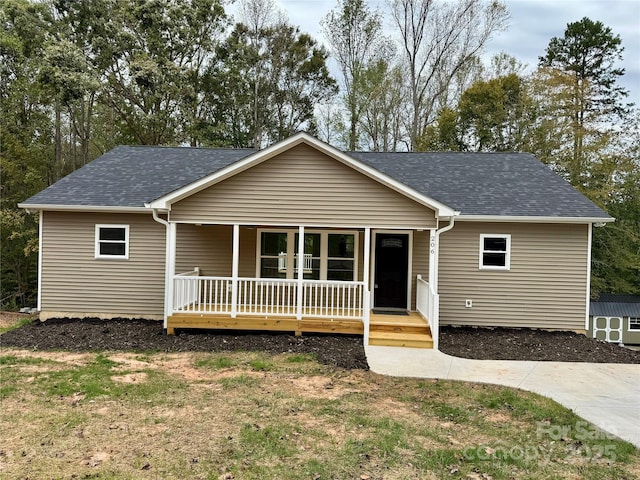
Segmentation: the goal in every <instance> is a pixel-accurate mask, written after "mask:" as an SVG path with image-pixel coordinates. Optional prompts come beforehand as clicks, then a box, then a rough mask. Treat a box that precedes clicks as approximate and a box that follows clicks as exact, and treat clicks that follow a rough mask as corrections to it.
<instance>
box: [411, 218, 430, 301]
mask: <svg viewBox="0 0 640 480" xmlns="http://www.w3.org/2000/svg"><path fill="white" fill-rule="evenodd" d="M430 235H431V232H430V231H429V230H424V231H422V232H417V231H416V232H413V252H412V258H411V310H415V309H416V289H417V286H416V278H417V276H418V275H422V279H423V280H425V281H426V282H428V281H429V237H430Z"/></svg>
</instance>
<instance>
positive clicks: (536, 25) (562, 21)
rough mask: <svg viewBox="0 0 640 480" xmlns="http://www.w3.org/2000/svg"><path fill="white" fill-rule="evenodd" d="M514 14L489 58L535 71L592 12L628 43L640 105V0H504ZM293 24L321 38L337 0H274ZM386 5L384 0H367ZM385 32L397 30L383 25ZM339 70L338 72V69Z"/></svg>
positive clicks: (631, 82)
mask: <svg viewBox="0 0 640 480" xmlns="http://www.w3.org/2000/svg"><path fill="white" fill-rule="evenodd" d="M502 1H503V3H505V4H506V5H507V8H508V9H509V12H510V14H511V20H510V25H509V28H508V30H507V31H506V32H502V33H500V34H498V35H496V36H495V38H494V39H492V40H491V42H490V43H489V44H488V45H487V58H490V57H491V56H493V54H496V53H500V52H501V51H504V52H506V53H508V54H510V55H512V56H514V57H515V58H517V59H518V60H519V61H521V62H522V63H524V64H527V65H528V66H529V70H533V69H534V68H535V66H536V65H537V63H538V57H539V56H542V55H544V52H545V49H546V47H547V45H548V44H549V40H551V38H552V37H562V36H563V35H564V31H565V29H566V26H567V24H568V23H573V22H577V21H579V20H581V19H582V18H583V17H588V18H589V19H591V20H593V21H601V22H602V23H603V24H604V25H605V26H607V27H610V28H611V29H612V31H613V33H614V34H615V35H620V38H621V39H622V46H623V47H624V52H623V62H622V65H621V66H622V67H623V68H625V75H624V77H622V79H621V81H620V84H621V85H622V86H623V87H625V88H626V89H627V90H628V91H629V93H630V94H629V98H628V100H629V101H631V102H634V103H635V104H636V106H640V0H502ZM276 3H277V4H278V5H279V6H280V7H281V8H282V10H283V11H284V12H285V13H286V14H287V16H288V17H289V20H290V22H291V23H292V24H293V25H297V26H299V27H300V29H301V30H302V31H304V32H307V33H310V34H311V35H312V36H313V37H314V38H316V39H317V40H318V41H323V39H322V33H321V30H320V20H321V19H322V18H323V17H324V16H325V15H326V14H327V13H328V12H329V10H331V9H332V8H334V7H335V5H336V3H337V1H336V0H276ZM367 3H368V4H369V5H370V6H371V7H374V8H375V7H379V8H380V9H381V10H383V11H384V10H385V9H386V8H385V5H386V4H385V0H368V2H367ZM385 30H386V32H387V33H389V34H391V33H392V32H393V29H392V28H391V26H390V24H389V23H387V24H386V25H385ZM334 75H335V74H334Z"/></svg>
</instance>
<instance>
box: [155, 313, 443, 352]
mask: <svg viewBox="0 0 640 480" xmlns="http://www.w3.org/2000/svg"><path fill="white" fill-rule="evenodd" d="M369 325H370V326H369V345H378V346H396V347H414V348H433V339H432V338H431V331H430V329H429V325H428V323H427V322H426V320H425V319H424V318H422V316H421V315H420V314H419V313H417V312H408V314H407V315H386V314H378V313H373V312H371V315H370V323H369ZM177 328H178V329H180V328H202V329H212V330H245V331H246V330H256V331H273V332H294V333H295V334H296V335H302V334H303V333H333V334H345V335H363V334H364V325H363V323H362V321H360V320H347V319H340V320H333V319H331V318H313V317H308V316H307V317H305V316H304V315H303V317H302V319H301V320H297V319H296V318H295V317H282V316H268V315H238V316H237V317H236V318H231V315H229V314H214V313H191V312H190V313H174V314H173V315H171V316H170V317H169V318H168V319H167V334H168V335H173V334H175V329H177Z"/></svg>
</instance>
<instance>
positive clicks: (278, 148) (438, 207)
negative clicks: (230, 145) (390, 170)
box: [146, 132, 455, 217]
mask: <svg viewBox="0 0 640 480" xmlns="http://www.w3.org/2000/svg"><path fill="white" fill-rule="evenodd" d="M302 143H305V144H307V145H309V146H311V147H313V148H315V149H316V150H318V151H320V152H322V153H324V154H326V155H328V156H330V157H332V158H333V159H335V160H338V161H339V162H341V163H343V164H345V165H347V166H349V167H351V168H353V169H354V170H356V171H358V172H360V173H362V174H364V175H366V176H368V177H369V178H372V179H373V180H376V181H378V182H380V183H382V184H383V185H386V186H387V187H389V188H391V189H392V190H395V191H397V192H399V193H401V194H402V195H404V196H406V197H408V198H410V199H411V200H414V201H416V202H418V203H420V204H422V205H425V206H427V207H429V208H431V209H433V210H435V211H436V213H437V215H438V216H444V217H447V216H451V215H454V213H455V212H454V210H453V209H452V208H450V207H448V206H447V205H444V204H443V203H440V202H438V201H436V200H434V199H432V198H430V197H427V196H426V195H422V194H421V193H419V192H416V191H415V190H413V189H411V188H409V187H407V186H406V185H404V184H403V183H401V182H398V181H397V180H394V179H393V178H391V177H389V176H387V175H385V174H383V173H381V172H379V171H377V170H375V169H373V168H371V167H369V166H367V165H365V164H363V163H361V162H360V161H358V160H356V159H355V158H352V157H350V156H349V155H347V154H345V153H344V152H341V151H340V150H338V149H336V148H335V147H332V146H331V145H329V144H327V143H325V142H322V141H320V140H318V139H317V138H315V137H312V136H311V135H309V134H308V133H304V132H301V133H297V134H295V135H293V136H291V137H289V138H287V139H286V140H283V141H281V142H279V143H276V144H274V145H271V146H270V147H268V148H265V149H264V150H260V151H259V152H256V153H253V154H251V155H249V156H248V157H246V158H244V159H242V160H240V161H238V162H235V163H233V164H232V165H229V166H227V167H225V168H223V169H221V170H219V171H218V172H215V173H212V174H211V175H208V176H206V177H204V178H202V179H200V180H197V181H195V182H193V183H191V184H189V185H186V186H184V187H182V188H180V189H178V190H176V191H175V192H172V193H170V194H168V195H165V196H164V197H160V198H158V199H156V200H154V201H152V202H150V203H148V204H146V205H147V206H148V207H150V208H159V209H165V210H166V209H169V208H170V206H171V204H172V203H175V202H177V201H179V200H182V199H183V198H186V197H188V196H189V195H193V194H194V193H197V192H199V191H200V190H203V189H205V188H207V187H210V186H211V185H214V184H215V183H218V182H220V181H222V180H224V179H226V178H229V177H232V176H233V175H236V174H238V173H240V172H243V171H245V170H247V169H249V168H251V167H253V166H255V165H258V164H260V163H262V162H264V161H265V160H268V159H269V158H272V157H275V156H276V155H278V154H280V153H282V152H285V151H287V150H289V149H291V148H293V147H295V146H297V145H300V144H302Z"/></svg>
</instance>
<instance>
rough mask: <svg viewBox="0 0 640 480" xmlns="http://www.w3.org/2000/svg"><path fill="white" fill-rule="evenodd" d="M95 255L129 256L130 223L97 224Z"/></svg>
mask: <svg viewBox="0 0 640 480" xmlns="http://www.w3.org/2000/svg"><path fill="white" fill-rule="evenodd" d="M95 257H96V258H108V259H120V260H126V259H128V258H129V225H96V243H95Z"/></svg>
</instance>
